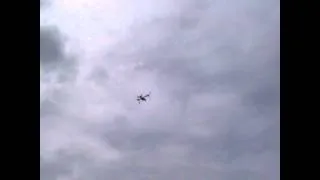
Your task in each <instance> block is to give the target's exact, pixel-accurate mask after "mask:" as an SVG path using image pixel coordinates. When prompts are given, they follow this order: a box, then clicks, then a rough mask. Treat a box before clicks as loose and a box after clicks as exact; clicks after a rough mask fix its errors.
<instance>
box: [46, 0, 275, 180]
mask: <svg viewBox="0 0 320 180" xmlns="http://www.w3.org/2000/svg"><path fill="white" fill-rule="evenodd" d="M175 2H176V4H177V6H179V8H178V9H179V13H174V14H172V15H167V16H164V17H157V18H154V19H152V20H149V21H147V22H143V23H139V24H133V25H132V26H131V29H130V34H129V37H127V38H125V39H124V40H123V41H119V42H118V43H117V44H116V45H114V46H112V47H111V48H109V49H108V50H106V51H108V52H106V53H105V56H103V58H102V59H103V60H101V61H97V60H94V59H90V61H89V60H87V61H85V60H83V59H81V58H80V57H78V59H77V66H76V67H77V68H78V69H79V74H76V75H78V76H77V77H76V78H75V79H76V80H77V81H73V80H75V79H73V80H69V81H65V82H61V83H60V84H59V87H60V88H59V89H58V90H55V93H51V95H50V98H51V99H50V100H51V102H50V101H49V98H47V99H45V100H44V102H46V103H44V104H43V106H42V108H43V109H42V110H41V112H42V114H41V115H42V116H41V136H42V140H41V149H40V150H41V157H42V162H41V169H40V171H41V179H43V180H47V179H68V180H69V179H77V180H81V179H95V180H100V179H101V180H102V179H123V180H125V179H134V180H143V179H151V178H152V179H156V180H157V179H159V180H160V179H169V180H171V179H179V180H180V179H181V180H182V179H186V180H188V179H190V180H191V179H200V180H201V179H221V180H231V179H232V180H233V179H237V180H238V179H272V180H277V179H280V176H279V154H280V129H279V128H280V124H279V113H280V106H279V104H280V102H279V97H280V92H279V91H280V81H279V76H280V71H279V70H280V68H279V67H280V65H279V55H280V48H279V12H278V8H279V1H277V0H272V1H268V2H265V1H255V2H253V1H250V0H248V1H245V2H241V3H240V2H238V1H232V0H229V1H192V0H190V1H178V0H177V1H175ZM49 34H50V33H47V34H46V35H45V36H44V37H46V38H44V40H43V41H45V42H46V43H47V44H46V43H44V45H43V47H44V49H43V51H42V50H41V53H43V55H42V57H43V59H46V60H47V61H44V63H55V62H57V61H56V60H59V59H65V58H64V57H65V56H66V55H65V54H64V53H63V50H62V48H61V47H63V46H62V45H61V44H59V43H60V42H61V41H59V40H58V39H59V38H57V37H55V38H53V37H54V36H52V35H49ZM49 37H50V38H49ZM49 42H50V43H49ZM60 48H61V49H60ZM45 49H47V50H45ZM74 66H75V65H74ZM84 71H85V72H86V73H84ZM83 74H84V75H83ZM86 74H87V76H86ZM81 83H82V84H81ZM49 89H50V88H49ZM141 91H142V92H148V91H152V96H151V99H150V101H149V102H147V103H146V104H141V105H138V104H136V103H135V102H134V98H135V96H136V95H137V93H141ZM50 170H51V171H50Z"/></svg>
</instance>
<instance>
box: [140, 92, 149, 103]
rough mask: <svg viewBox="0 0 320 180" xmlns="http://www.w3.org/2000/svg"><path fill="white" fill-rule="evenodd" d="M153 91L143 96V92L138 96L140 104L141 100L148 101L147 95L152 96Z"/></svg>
mask: <svg viewBox="0 0 320 180" xmlns="http://www.w3.org/2000/svg"><path fill="white" fill-rule="evenodd" d="M150 94H151V92H149V94H147V95H145V96H142V94H141V95H140V96H137V101H138V103H139V104H140V102H141V101H147V98H146V97H150Z"/></svg>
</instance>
